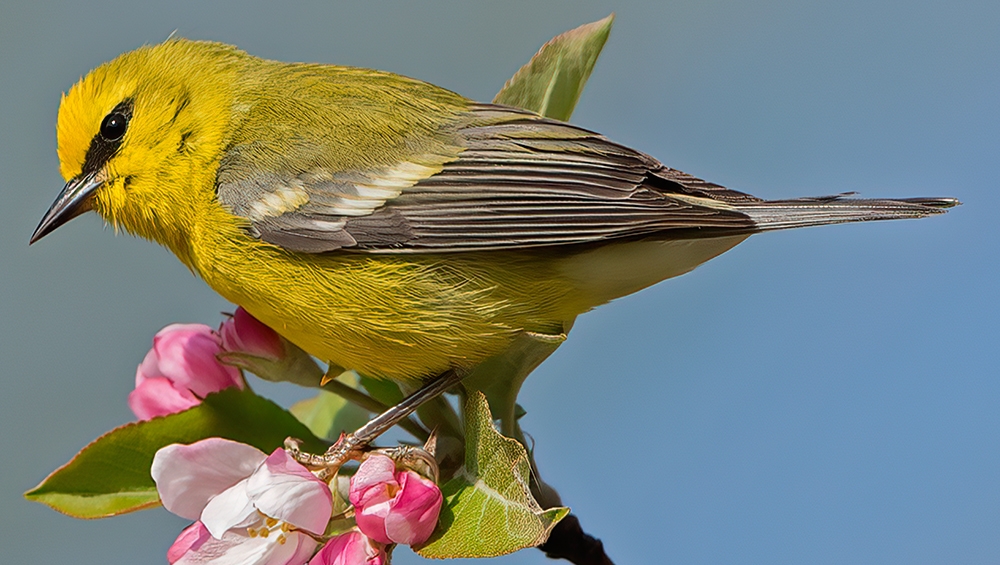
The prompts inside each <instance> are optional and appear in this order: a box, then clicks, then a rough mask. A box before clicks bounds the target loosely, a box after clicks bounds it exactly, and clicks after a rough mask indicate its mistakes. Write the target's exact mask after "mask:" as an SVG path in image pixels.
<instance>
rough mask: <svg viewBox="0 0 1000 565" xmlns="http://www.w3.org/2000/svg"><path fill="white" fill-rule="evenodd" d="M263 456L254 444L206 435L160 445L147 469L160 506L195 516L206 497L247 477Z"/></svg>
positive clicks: (219, 492)
mask: <svg viewBox="0 0 1000 565" xmlns="http://www.w3.org/2000/svg"><path fill="white" fill-rule="evenodd" d="M266 458H267V456H266V455H264V453H263V452H261V451H260V450H259V449H257V448H256V447H252V446H249V445H245V444H242V443H238V442H235V441H231V440H228V439H222V438H208V439H204V440H201V441H199V442H197V443H193V444H191V445H180V444H173V445H168V446H166V447H164V448H162V449H160V450H159V451H157V452H156V455H155V456H154V457H153V466H152V468H151V470H150V473H151V474H152V476H153V481H155V482H156V490H157V491H158V492H159V493H160V500H161V501H163V506H165V507H166V509H167V510H169V511H171V512H173V513H174V514H177V515H178V516H181V517H183V518H187V519H188V520H197V519H199V518H200V517H201V513H202V510H204V509H205V506H206V505H208V502H209V500H211V499H212V498H213V497H215V496H217V495H219V494H221V493H222V492H223V491H225V490H226V489H228V488H230V487H232V486H233V485H235V484H236V483H238V482H240V481H241V480H243V479H245V478H247V477H249V476H250V475H251V474H252V473H253V471H254V470H255V469H256V468H257V467H259V466H260V464H261V463H263V462H264V459H266Z"/></svg>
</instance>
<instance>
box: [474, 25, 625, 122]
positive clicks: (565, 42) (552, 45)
mask: <svg viewBox="0 0 1000 565" xmlns="http://www.w3.org/2000/svg"><path fill="white" fill-rule="evenodd" d="M614 20H615V15H614V14H611V15H609V16H608V17H606V18H604V19H603V20H598V21H596V22H593V23H589V24H585V25H582V26H580V27H578V28H576V29H572V30H570V31H567V32H566V33H563V34H560V35H557V36H555V37H554V38H552V40H551V41H549V42H548V43H546V44H545V45H543V46H542V48H541V49H540V50H539V51H538V53H536V54H535V56H534V57H532V58H531V60H530V61H528V63H527V64H526V65H524V66H523V67H521V68H520V69H519V70H518V71H517V72H516V73H514V76H513V77H511V78H510V80H508V81H507V84H505V85H504V86H503V88H501V89H500V92H499V93H498V94H497V95H496V97H495V98H494V99H493V102H495V103H497V104H507V105H509V106H517V107H519V108H524V109H526V110H531V111H533V112H537V113H539V114H541V115H543V116H546V117H549V118H554V119H557V120H563V121H566V120H569V117H570V116H571V115H572V114H573V108H575V107H576V103H577V101H578V100H579V99H580V93H582V92H583V87H584V85H585V84H587V79H588V78H590V72H591V71H592V70H593V69H594V64H595V63H596V62H597V57H598V56H599V55H600V54H601V49H603V48H604V43H605V42H606V41H607V40H608V34H610V33H611V24H612V23H614Z"/></svg>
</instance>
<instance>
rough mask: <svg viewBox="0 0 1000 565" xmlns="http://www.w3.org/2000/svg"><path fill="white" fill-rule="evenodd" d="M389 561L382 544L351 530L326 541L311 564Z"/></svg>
mask: <svg viewBox="0 0 1000 565" xmlns="http://www.w3.org/2000/svg"><path fill="white" fill-rule="evenodd" d="M387 562H388V559H387V557H386V554H385V547H384V546H383V545H382V544H380V543H378V542H376V541H373V540H371V539H369V538H368V536H366V535H364V534H363V533H361V532H359V531H357V530H351V531H349V532H347V533H345V534H340V535H339V536H337V537H335V538H333V539H331V540H330V541H328V542H326V545H324V546H323V549H321V550H319V553H317V554H316V556H315V557H313V558H312V559H311V560H310V561H309V565H383V564H385V563H387Z"/></svg>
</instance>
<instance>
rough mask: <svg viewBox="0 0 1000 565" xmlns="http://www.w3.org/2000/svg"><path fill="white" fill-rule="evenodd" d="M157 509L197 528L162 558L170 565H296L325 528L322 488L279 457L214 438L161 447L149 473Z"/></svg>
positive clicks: (327, 501) (326, 499)
mask: <svg viewBox="0 0 1000 565" xmlns="http://www.w3.org/2000/svg"><path fill="white" fill-rule="evenodd" d="M151 474H152V475H153V480H154V481H155V482H156V488H157V491H158V492H159V494H160V500H161V501H162V502H163V506H165V507H166V508H167V510H170V511H171V512H173V513H174V514H177V515H178V516H182V517H184V518H188V519H189V520H198V522H196V523H195V524H194V525H192V526H191V527H189V528H188V529H186V530H184V532H182V533H181V535H180V536H178V538H177V541H175V542H174V544H173V546H171V548H170V551H169V552H168V560H170V559H173V561H171V563H173V564H175V565H194V564H203V565H208V564H212V565H244V564H245V565H258V564H259V565H303V564H304V563H305V562H306V561H307V560H308V559H309V556H311V555H312V554H313V552H314V551H315V550H316V546H317V543H316V541H315V540H314V539H313V537H312V536H311V535H309V533H311V534H316V535H320V534H322V533H323V532H324V530H325V529H326V525H327V522H329V521H330V513H331V512H332V507H333V502H332V495H331V493H330V488H329V486H327V484H326V483H325V482H323V481H321V480H320V479H318V478H317V477H316V476H315V475H313V474H312V473H310V472H309V470H308V469H306V468H305V467H303V466H302V465H299V464H298V463H297V462H295V461H294V460H293V459H292V458H291V457H290V456H289V455H288V454H287V453H286V452H285V450H283V449H280V448H279V449H276V450H274V452H273V453H271V455H269V456H268V455H265V454H264V453H263V452H261V451H260V450H258V449H257V448H255V447H252V446H249V445H244V444H242V443H238V442H234V441H230V440H227V439H221V438H209V439H205V440H202V441H199V442H197V443H193V444H191V445H179V444H173V445H168V446H166V447H164V448H162V449H160V450H159V451H157V452H156V455H155V456H154V458H153V466H152V470H151Z"/></svg>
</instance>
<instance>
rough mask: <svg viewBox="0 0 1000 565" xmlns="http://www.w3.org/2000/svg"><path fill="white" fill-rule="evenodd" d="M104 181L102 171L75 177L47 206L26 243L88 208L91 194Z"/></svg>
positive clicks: (40, 236)
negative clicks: (50, 204) (46, 210)
mask: <svg viewBox="0 0 1000 565" xmlns="http://www.w3.org/2000/svg"><path fill="white" fill-rule="evenodd" d="M103 183H104V175H103V174H102V171H94V172H92V173H89V174H86V175H83V176H81V177H77V178H75V179H73V180H71V181H69V182H68V183H66V186H65V187H64V188H63V190H62V192H60V193H59V196H58V197H57V198H56V201H55V202H53V203H52V206H50V207H49V211H48V212H46V213H45V216H44V217H42V221H41V222H39V223H38V227H37V228H35V233H33V234H31V240H30V241H29V242H28V245H31V244H32V243H35V242H36V241H38V240H39V239H42V238H43V237H45V236H46V235H48V234H50V233H52V232H53V231H55V229H56V228H58V227H59V226H61V225H63V224H65V223H66V222H68V221H70V220H72V219H73V218H75V217H77V216H79V215H80V214H82V213H84V212H86V211H88V210H90V207H91V198H90V197H91V195H93V194H94V191H95V190H97V189H98V188H99V187H100V186H101V184H103Z"/></svg>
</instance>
